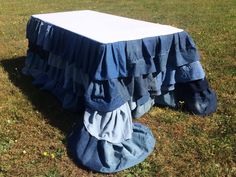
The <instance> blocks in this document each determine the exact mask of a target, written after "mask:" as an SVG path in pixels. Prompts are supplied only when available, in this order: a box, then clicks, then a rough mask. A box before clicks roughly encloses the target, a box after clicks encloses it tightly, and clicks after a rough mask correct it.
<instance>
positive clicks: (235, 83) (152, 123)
mask: <svg viewBox="0 0 236 177" xmlns="http://www.w3.org/2000/svg"><path fill="white" fill-rule="evenodd" d="M79 9H93V10H97V11H102V12H108V13H112V14H115V15H122V16H127V17H131V18H136V19H142V20H146V21H151V22H155V23H162V24H169V25H172V26H176V27H179V28H182V29H185V30H186V31H187V32H189V34H190V35H191V36H192V38H193V39H194V41H195V42H196V44H197V46H198V49H199V51H200V54H201V58H202V60H201V62H202V64H203V67H204V69H205V71H206V74H207V78H208V80H209V82H210V85H211V86H212V88H213V89H214V90H215V91H216V92H217V96H218V109H217V112H216V113H214V114H213V115H210V116H207V117H204V118H202V117H198V116H194V115H190V114H187V113H183V112H180V111H174V110H171V109H167V108H152V110H151V111H150V112H149V113H148V114H146V115H145V116H143V117H142V118H141V119H139V120H138V121H140V122H142V123H144V124H145V125H147V126H149V127H150V128H151V129H152V131H153V133H154V136H155V137H156V140H157V144H156V147H155V150H154V152H153V153H152V154H151V155H150V156H149V158H148V159H146V160H145V161H144V162H143V163H141V164H139V165H137V166H135V167H133V168H130V169H128V170H125V171H123V172H119V173H116V174H110V175H106V176H129V177H133V176H137V177H141V176H206V177H208V176H209V177H212V176H232V177H233V176H236V163H235V160H236V132H235V131H236V91H235V89H236V13H235V12H236V1H234V0H221V1H220V0H198V1H196V0H188V1H186V0H169V1H163V0H145V1H144V0H130V1H126V0H120V1H112V0H87V1H85V0H80V1H78V0H57V1H56V0H48V1H42V0H11V1H5V0H0V176H4V177H5V176H11V177H12V176H35V177H39V176H40V177H41V176H42V177H43V176H44V177H46V176H52V177H56V176H102V174H97V173H94V172H90V171H87V170H85V169H84V168H83V167H78V166H76V165H75V164H74V163H73V162H72V160H71V159H70V158H69V157H68V155H67V151H66V144H65V139H66V135H67V133H68V132H69V130H70V129H71V127H72V125H73V120H74V116H75V115H73V114H72V113H70V112H67V111H65V110H63V109H62V108H61V106H60V104H59V103H58V102H57V100H56V99H55V98H54V97H53V96H52V95H51V94H49V93H46V92H42V91H40V90H39V89H37V88H35V87H34V86H33V85H32V81H31V79H30V78H28V77H25V76H23V75H22V74H21V72H20V70H21V68H22V67H23V65H24V57H25V55H26V50H27V40H26V38H25V29H26V24H27V21H28V19H29V17H30V15H32V14H37V13H46V12H56V11H68V10H79ZM52 154H53V155H52Z"/></svg>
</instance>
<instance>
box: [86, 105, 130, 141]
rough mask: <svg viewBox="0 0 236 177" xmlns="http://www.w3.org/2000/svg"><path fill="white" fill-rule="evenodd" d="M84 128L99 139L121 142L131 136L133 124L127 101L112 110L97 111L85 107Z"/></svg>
mask: <svg viewBox="0 0 236 177" xmlns="http://www.w3.org/2000/svg"><path fill="white" fill-rule="evenodd" d="M84 126H85V128H86V130H87V131H88V132H89V133H90V134H91V135H92V136H94V137H96V138H97V139H99V140H106V141H108V142H111V143H121V142H123V141H125V140H127V139H130V138H131V137H132V133H133V126H132V116H131V110H130V107H129V104H128V103H125V104H124V105H122V106H121V107H119V108H117V109H116V110H114V111H112V112H99V111H96V110H91V109H89V108H86V110H85V113H84Z"/></svg>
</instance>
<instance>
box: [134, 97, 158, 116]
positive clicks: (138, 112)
mask: <svg viewBox="0 0 236 177" xmlns="http://www.w3.org/2000/svg"><path fill="white" fill-rule="evenodd" d="M153 105H154V99H152V98H149V100H148V101H147V102H146V103H144V104H142V105H138V106H137V107H136V108H135V109H134V110H132V117H133V118H139V117H142V116H143V115H144V114H145V113H147V112H148V111H149V110H150V109H151V107H152V106H153Z"/></svg>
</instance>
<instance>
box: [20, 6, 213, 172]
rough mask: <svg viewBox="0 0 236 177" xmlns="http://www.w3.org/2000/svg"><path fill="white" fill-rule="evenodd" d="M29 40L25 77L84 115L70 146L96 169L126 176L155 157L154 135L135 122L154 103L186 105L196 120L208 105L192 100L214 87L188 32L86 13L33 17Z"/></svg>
mask: <svg viewBox="0 0 236 177" xmlns="http://www.w3.org/2000/svg"><path fill="white" fill-rule="evenodd" d="M27 38H28V40H29V49H28V52H27V58H26V63H25V67H24V69H23V73H24V74H27V75H31V76H33V78H34V79H35V80H34V84H36V85H38V86H40V87H41V88H42V89H45V90H50V91H51V92H52V93H53V94H54V95H56V96H57V98H58V99H59V100H60V101H61V102H62V105H63V107H64V108H67V109H70V110H73V111H78V110H80V109H84V111H85V113H84V117H83V118H81V122H83V125H81V126H80V128H78V129H77V130H76V131H75V132H76V133H72V135H71V136H70V138H69V142H70V143H69V147H70V149H71V152H72V154H73V155H72V156H74V157H75V158H76V159H77V161H78V163H82V164H83V165H85V166H86V167H88V168H90V169H92V170H95V171H100V172H105V173H106V172H115V171H120V170H123V169H126V168H128V167H131V166H133V165H135V164H137V163H139V162H141V161H143V160H144V159H145V158H146V157H147V156H148V155H149V154H150V153H151V151H152V150H153V148H154V145H155V139H154V137H153V135H152V133H151V131H150V130H149V129H148V128H147V127H145V126H143V125H141V124H136V123H134V124H133V123H132V117H133V118H137V117H141V116H142V115H143V114H145V113H146V112H147V111H148V110H149V109H150V108H151V107H152V106H153V105H154V103H158V104H165V105H168V106H172V107H176V106H177V104H178V101H179V100H180V99H184V101H186V102H188V103H189V104H188V105H190V106H188V108H190V109H192V110H190V111H193V112H194V111H195V112H194V113H202V112H201V111H202V110H205V107H206V106H208V104H209V103H208V102H207V103H205V102H204V101H202V99H199V98H200V97H199V98H198V97H197V98H196V97H194V96H193V95H195V93H200V92H201V95H204V94H205V97H207V96H206V95H207V90H208V92H209V88H208V85H207V82H206V80H205V79H204V78H205V73H204V71H203V68H202V66H201V64H200V62H199V59H200V57H199V55H198V52H197V49H196V46H195V44H194V42H193V40H192V39H191V37H190V36H189V35H188V33H187V32H185V31H184V30H182V29H178V28H175V27H171V26H168V25H161V24H155V23H150V22H145V21H140V20H134V19H130V18H125V17H119V16H115V15H110V14H105V13H100V12H95V11H91V10H82V11H72V12H60V13H49V14H38V15H32V16H31V18H30V20H29V22H28V24H27ZM182 89H183V90H185V91H186V93H188V92H189V94H191V96H190V97H184V96H183V94H182V93H181V91H179V90H182ZM203 92H204V94H202V93H203ZM186 95H188V94H186ZM192 97H193V98H192ZM205 97H204V98H205ZM190 98H191V99H190ZM195 98H196V99H195ZM192 101H193V103H192V104H191V102H192ZM203 102H204V104H205V107H203V108H202V107H199V106H198V105H202V103H203ZM208 112H209V111H208ZM204 113H205V112H204ZM78 137H80V138H79V139H78ZM81 137H82V138H81ZM86 143H87V144H86Z"/></svg>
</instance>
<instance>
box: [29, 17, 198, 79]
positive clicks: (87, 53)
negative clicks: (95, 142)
mask: <svg viewBox="0 0 236 177" xmlns="http://www.w3.org/2000/svg"><path fill="white" fill-rule="evenodd" d="M26 37H27V38H28V40H29V44H30V46H29V47H30V48H33V45H35V46H38V47H40V48H41V49H43V50H45V51H48V52H51V53H53V54H55V55H58V56H60V57H62V58H63V59H64V60H65V61H66V62H68V63H69V64H72V63H74V64H75V66H76V67H77V69H80V70H82V71H83V72H84V73H85V74H88V75H89V77H90V78H91V80H109V79H115V78H120V77H128V76H134V77H139V76H140V75H145V74H149V73H155V72H156V73H159V72H161V71H165V70H167V68H176V67H179V66H182V65H185V64H188V63H192V62H195V61H198V60H199V54H198V52H197V49H196V46H195V44H194V42H193V40H192V38H191V37H190V36H189V35H188V33H187V32H185V31H183V32H179V33H174V34H170V35H165V36H157V37H149V38H144V39H137V40H131V41H121V42H114V43H108V44H102V43H99V42H96V41H93V40H91V39H88V38H86V37H83V36H81V35H78V34H75V33H73V32H70V31H68V30H65V29H62V28H60V27H57V26H54V25H52V24H48V23H45V22H43V21H41V20H39V19H37V18H35V17H31V19H30V20H29V22H28V24H27V31H26ZM72 46H73V47H72Z"/></svg>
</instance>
